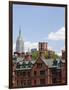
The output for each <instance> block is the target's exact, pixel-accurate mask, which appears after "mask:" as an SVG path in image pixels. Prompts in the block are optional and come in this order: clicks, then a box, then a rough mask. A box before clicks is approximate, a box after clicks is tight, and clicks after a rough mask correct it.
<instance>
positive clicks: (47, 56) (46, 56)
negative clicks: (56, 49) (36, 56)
mask: <svg viewBox="0 0 69 90" xmlns="http://www.w3.org/2000/svg"><path fill="white" fill-rule="evenodd" d="M44 57H45V59H47V58H49V54H48V51H46V52H45V54H44Z"/></svg>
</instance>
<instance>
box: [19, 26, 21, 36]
mask: <svg viewBox="0 0 69 90" xmlns="http://www.w3.org/2000/svg"><path fill="white" fill-rule="evenodd" d="M20 36H21V28H19V37H20Z"/></svg>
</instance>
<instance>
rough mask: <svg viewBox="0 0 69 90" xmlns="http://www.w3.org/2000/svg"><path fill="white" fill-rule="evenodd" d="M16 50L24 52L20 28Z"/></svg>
mask: <svg viewBox="0 0 69 90" xmlns="http://www.w3.org/2000/svg"><path fill="white" fill-rule="evenodd" d="M16 52H18V53H22V52H24V42H23V39H22V36H21V29H20V30H19V36H18V38H17V41H16Z"/></svg>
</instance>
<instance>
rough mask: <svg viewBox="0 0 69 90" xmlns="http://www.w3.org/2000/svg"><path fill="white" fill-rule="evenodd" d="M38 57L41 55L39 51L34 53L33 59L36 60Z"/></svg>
mask: <svg viewBox="0 0 69 90" xmlns="http://www.w3.org/2000/svg"><path fill="white" fill-rule="evenodd" d="M38 55H39V52H38V51H35V52H32V58H33V59H34V60H35V59H37V57H38Z"/></svg>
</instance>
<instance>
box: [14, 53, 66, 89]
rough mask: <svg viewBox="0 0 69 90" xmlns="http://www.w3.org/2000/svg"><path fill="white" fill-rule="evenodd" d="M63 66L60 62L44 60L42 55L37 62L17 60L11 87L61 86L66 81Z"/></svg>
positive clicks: (63, 63)
mask: <svg viewBox="0 0 69 90" xmlns="http://www.w3.org/2000/svg"><path fill="white" fill-rule="evenodd" d="M21 59H22V58H21ZM17 60H18V59H17ZM64 65H65V62H62V61H61V60H55V61H53V59H51V60H48V59H47V60H46V59H44V58H43V57H42V53H40V57H38V59H37V60H29V61H28V60H23V59H22V60H19V61H17V62H16V64H14V67H13V69H14V70H13V87H27V86H28V87H29V86H44V85H52V84H63V83H65V80H66V74H65V68H64V67H65V66H64ZM63 74H64V75H63Z"/></svg>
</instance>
